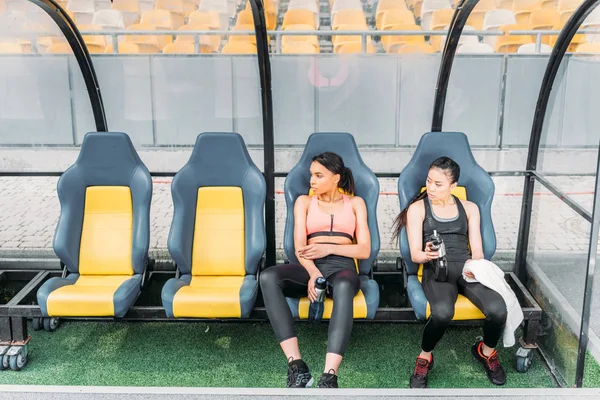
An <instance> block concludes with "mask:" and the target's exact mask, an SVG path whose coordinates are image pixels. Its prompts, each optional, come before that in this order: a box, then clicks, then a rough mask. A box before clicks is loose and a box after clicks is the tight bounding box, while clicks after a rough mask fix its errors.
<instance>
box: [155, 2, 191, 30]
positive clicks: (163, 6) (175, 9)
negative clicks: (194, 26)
mask: <svg viewBox="0 0 600 400" xmlns="http://www.w3.org/2000/svg"><path fill="white" fill-rule="evenodd" d="M154 8H155V9H157V10H167V11H168V12H170V13H171V15H172V17H173V18H174V19H183V18H185V17H186V9H185V4H184V2H183V0H156V1H155V2H154ZM182 25H183V24H182Z"/></svg>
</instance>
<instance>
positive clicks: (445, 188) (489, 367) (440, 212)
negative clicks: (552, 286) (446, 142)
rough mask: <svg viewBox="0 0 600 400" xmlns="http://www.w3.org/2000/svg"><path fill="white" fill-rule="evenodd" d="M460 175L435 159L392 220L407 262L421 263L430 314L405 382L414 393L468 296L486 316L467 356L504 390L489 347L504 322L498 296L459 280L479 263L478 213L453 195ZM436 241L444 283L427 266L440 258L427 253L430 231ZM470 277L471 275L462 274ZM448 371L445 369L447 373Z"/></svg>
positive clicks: (503, 307) (454, 167)
mask: <svg viewBox="0 0 600 400" xmlns="http://www.w3.org/2000/svg"><path fill="white" fill-rule="evenodd" d="M459 176H460V167H459V166H458V164H457V163H456V162H455V161H454V160H452V159H450V158H448V157H440V158H438V159H437V160H435V161H434V162H433V163H432V164H431V167H430V168H429V174H428V176H427V182H426V188H427V190H426V191H424V192H423V193H421V194H419V195H418V196H417V197H415V198H414V199H413V200H412V201H411V203H410V204H409V206H408V207H407V208H406V209H405V210H403V211H402V212H401V213H400V214H399V215H398V217H397V218H396V221H395V237H397V236H398V235H399V234H400V231H401V229H402V228H403V227H404V226H406V231H407V234H408V243H409V246H410V254H411V259H412V261H413V262H414V263H415V264H423V278H422V285H423V291H424V292H425V296H426V297H427V300H428V302H429V305H430V309H431V313H430V316H429V319H428V320H427V323H426V324H425V328H424V330H423V336H422V341H421V354H419V356H418V357H417V364H416V367H415V370H414V372H413V375H412V376H411V379H410V386H411V387H414V388H424V387H427V373H428V372H429V370H431V368H432V367H433V354H432V351H433V349H434V348H435V346H436V344H437V343H438V342H439V341H440V339H441V338H442V336H443V335H444V333H445V332H446V329H447V327H448V326H449V325H450V322H451V321H452V318H453V317H454V304H455V303H456V299H457V297H458V294H462V295H464V296H465V297H467V298H468V299H469V300H471V302H472V303H473V304H474V305H475V306H476V307H477V308H479V309H480V310H481V311H482V312H483V314H484V315H485V316H486V320H485V322H484V326H483V340H482V341H479V342H477V343H475V344H474V345H473V347H472V353H473V356H474V357H475V359H476V360H477V361H479V362H481V363H482V364H483V366H484V369H485V370H486V373H487V376H488V378H489V379H490V381H491V382H492V383H494V384H496V385H503V384H504V383H505V382H506V376H505V373H504V370H503V368H502V366H501V365H500V362H499V361H498V355H497V353H496V350H494V348H495V347H496V345H497V344H498V341H499V339H500V334H501V332H502V328H503V326H504V324H505V322H506V305H505V303H504V300H503V299H502V297H501V296H500V295H499V294H498V293H497V292H495V291H493V290H491V289H489V288H487V287H485V286H483V285H482V284H480V283H478V282H475V283H468V282H467V281H466V280H465V279H464V278H463V276H462V270H463V267H464V265H465V263H466V262H469V261H470V260H477V259H482V258H483V246H482V242H481V231H480V226H479V208H478V207H477V205H476V204H474V203H471V202H469V201H462V200H460V199H458V198H457V197H456V196H454V195H453V194H452V191H453V190H454V189H455V188H456V186H457V182H458V178H459ZM434 230H435V231H437V233H438V234H439V235H440V236H441V238H442V240H443V241H444V245H445V248H446V258H447V260H448V280H447V281H444V282H440V281H438V280H436V279H435V277H434V274H433V266H432V261H433V260H435V259H437V258H438V256H439V254H438V253H437V252H436V251H433V250H432V249H431V242H430V238H431V235H432V234H433V231H434ZM467 276H468V277H470V278H472V277H473V276H472V275H470V276H469V275H467ZM451 368H452V366H448V369H449V371H450V369H451Z"/></svg>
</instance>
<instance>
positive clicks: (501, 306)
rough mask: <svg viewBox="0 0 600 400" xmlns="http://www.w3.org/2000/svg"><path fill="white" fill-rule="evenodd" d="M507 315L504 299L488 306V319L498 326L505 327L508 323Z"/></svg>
mask: <svg viewBox="0 0 600 400" xmlns="http://www.w3.org/2000/svg"><path fill="white" fill-rule="evenodd" d="M507 315H508V312H507V310H506V304H505V303H504V300H503V299H502V298H499V299H498V300H497V301H493V302H490V303H489V304H488V305H487V306H486V318H487V319H488V320H489V321H491V322H493V323H494V324H496V325H504V324H505V323H506V318H507Z"/></svg>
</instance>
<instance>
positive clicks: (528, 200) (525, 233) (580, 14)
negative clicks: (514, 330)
mask: <svg viewBox="0 0 600 400" xmlns="http://www.w3.org/2000/svg"><path fill="white" fill-rule="evenodd" d="M599 3H600V0H585V2H584V3H582V4H581V5H580V6H579V8H578V9H577V10H575V12H574V13H573V15H572V16H571V18H570V19H569V21H567V23H566V24H565V26H564V28H563V29H562V31H561V32H560V34H559V35H558V39H557V40H556V43H555V44H554V48H553V49H552V53H551V54H550V59H549V60H548V65H547V66H546V71H545V73H544V79H543V80H542V86H541V88H540V93H539V96H538V101H537V103H536V107H535V114H534V117H533V124H532V127H531V136H530V138H529V150H528V154H527V165H526V169H527V173H526V175H525V183H524V186H523V204H522V206H521V218H520V223H519V236H518V238H517V253H516V259H515V267H516V272H517V276H518V277H519V279H520V280H521V281H522V282H524V280H523V279H524V278H526V271H525V265H526V262H527V249H528V247H529V230H530V227H531V212H532V210H533V191H534V187H535V180H536V179H538V178H541V177H540V176H539V175H538V173H537V172H536V169H537V162H538V155H539V149H540V142H541V139H542V133H543V129H544V119H545V117H546V111H547V109H548V103H549V101H550V94H551V93H552V87H553V85H554V80H555V79H556V75H557V74H558V69H559V67H560V64H561V62H562V59H563V58H564V55H565V53H566V51H567V48H568V47H569V44H570V43H571V40H572V39H573V36H575V33H576V32H577V30H578V29H579V27H580V26H581V24H582V23H583V21H584V20H585V19H586V18H587V16H588V15H589V14H590V13H591V12H592V11H593V10H594V9H595V8H596V6H597V5H598V4H599ZM599 171H600V154H599V158H598V166H597V170H596V190H595V192H594V208H593V214H592V215H593V216H592V230H591V235H590V248H589V250H588V259H587V262H588V265H587V273H586V279H585V292H584V299H583V309H582V316H581V329H580V334H579V349H578V354H577V369H576V372H575V383H576V386H577V387H581V386H582V384H583V369H584V362H585V352H586V349H587V343H588V331H589V318H590V302H591V295H592V286H593V281H594V270H595V265H596V243H597V242H598V233H599V232H598V231H599V225H600V217H599V216H598V212H600V199H599V196H600V193H598V191H599V183H600V182H599V181H598V172H599Z"/></svg>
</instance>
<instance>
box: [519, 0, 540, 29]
mask: <svg viewBox="0 0 600 400" xmlns="http://www.w3.org/2000/svg"><path fill="white" fill-rule="evenodd" d="M539 7H540V3H539V2H538V0H516V1H515V2H514V3H513V12H514V13H515V18H516V20H517V24H518V25H525V26H526V25H527V23H528V22H529V17H530V16H531V12H532V11H533V10H535V9H538V8H539Z"/></svg>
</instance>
